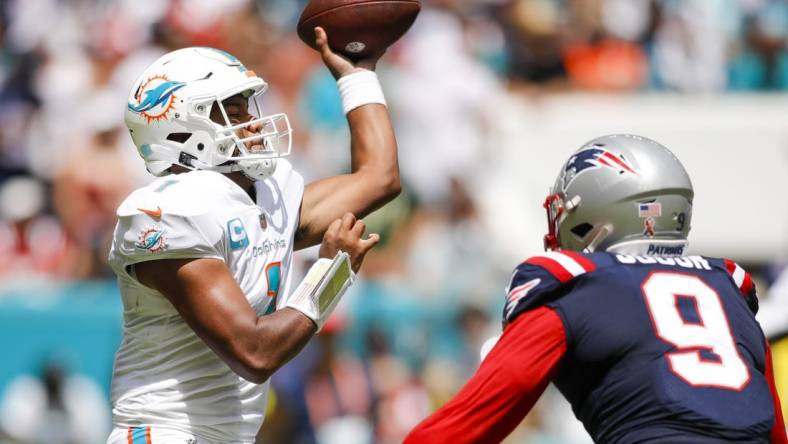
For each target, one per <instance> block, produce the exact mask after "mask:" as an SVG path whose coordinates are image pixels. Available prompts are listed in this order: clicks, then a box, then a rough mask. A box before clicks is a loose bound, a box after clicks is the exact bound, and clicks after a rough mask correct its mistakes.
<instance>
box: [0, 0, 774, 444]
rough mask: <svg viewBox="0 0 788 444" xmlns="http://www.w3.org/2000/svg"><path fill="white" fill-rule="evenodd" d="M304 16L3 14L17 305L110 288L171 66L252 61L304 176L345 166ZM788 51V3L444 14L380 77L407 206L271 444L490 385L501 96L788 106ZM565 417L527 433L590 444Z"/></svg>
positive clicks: (242, 2) (502, 3)
mask: <svg viewBox="0 0 788 444" xmlns="http://www.w3.org/2000/svg"><path fill="white" fill-rule="evenodd" d="M305 3H306V2H305V1H304V0H300V1H294V0H257V1H251V0H171V1H165V0H160V1H150V2H137V1H134V0H16V1H14V0H7V1H3V2H0V39H1V41H2V46H1V47H0V289H5V288H9V287H19V286H31V287H34V286H36V285H42V284H47V285H51V284H57V283H60V282H68V281H73V280H82V279H111V278H112V275H111V271H110V270H109V268H108V266H107V264H106V256H107V252H108V247H109V244H110V237H111V233H112V229H113V226H114V223H115V209H116V207H117V206H118V204H119V203H120V201H121V200H122V199H123V198H124V197H125V196H126V195H127V194H128V193H129V192H130V191H131V190H132V189H134V188H136V187H138V186H140V185H141V184H144V183H145V182H146V181H149V180H151V177H150V176H149V175H147V173H146V171H145V170H144V166H143V164H142V162H141V160H140V159H139V158H138V155H137V153H136V151H135V149H134V146H133V144H132V143H131V140H130V138H129V137H128V136H127V135H126V134H125V131H126V130H125V127H124V126H123V109H124V106H125V104H126V101H127V95H128V92H129V89H130V88H131V85H132V83H133V82H134V80H135V78H136V76H137V75H138V74H139V73H140V72H142V70H143V69H144V68H145V67H146V66H147V65H148V64H149V63H150V62H152V61H153V60H155V59H156V58H157V57H158V56H160V55H162V54H164V53H165V52H167V51H170V50H173V49H176V48H180V47H184V46H191V45H202V46H213V47H218V48H222V49H225V50H227V51H229V52H230V53H232V54H234V55H235V56H237V57H238V58H239V59H240V60H242V61H243V62H244V63H245V64H246V65H247V66H249V68H250V69H253V70H254V71H256V72H257V73H258V74H259V75H261V76H262V77H263V78H264V79H266V80H267V81H268V82H269V84H270V89H269V92H268V93H266V95H265V96H264V99H263V100H264V103H263V107H264V109H266V110H269V112H271V113H274V112H286V113H287V114H288V116H289V117H290V119H291V122H292V123H293V126H294V128H295V143H294V149H293V155H292V158H291V161H292V162H293V163H294V164H295V166H296V168H297V169H298V170H299V171H301V172H302V174H303V175H304V176H305V178H306V179H307V180H312V179H316V178H320V177H324V176H327V175H331V174H336V173H339V172H342V171H344V170H345V169H347V168H348V165H349V149H348V141H349V135H348V132H347V128H346V123H345V120H344V116H343V114H342V111H341V108H340V106H339V96H338V94H337V92H336V90H335V86H334V82H333V79H332V78H331V76H330V74H329V73H328V72H327V71H326V70H325V68H324V67H323V66H322V64H321V62H320V60H319V57H318V56H317V54H316V53H315V52H314V51H312V50H311V49H309V48H308V47H307V46H306V45H304V44H303V43H302V42H301V41H299V40H298V37H297V36H296V34H295V32H294V30H295V23H296V21H297V19H298V15H299V13H300V10H301V8H302V7H303V5H304V4H305ZM787 44H788V3H786V2H785V1H784V0H717V1H708V0H424V8H423V11H422V14H421V15H420V17H419V19H418V20H417V22H416V24H415V25H414V27H413V29H412V30H411V31H410V32H409V33H408V34H407V35H406V36H405V38H403V40H402V41H400V42H399V43H398V44H397V45H396V46H395V47H393V48H391V49H390V50H389V53H388V54H387V55H386V57H385V58H384V60H383V62H382V63H381V64H380V66H379V73H380V76H381V79H382V83H383V86H384V90H385V91H386V93H387V98H388V100H389V104H390V110H391V112H392V114H393V119H394V122H395V124H396V126H397V136H398V140H399V144H400V164H401V170H402V175H403V180H404V185H405V191H404V192H403V194H402V195H401V196H400V197H399V198H398V199H397V200H396V201H395V202H393V203H392V204H390V205H389V206H387V207H386V208H384V209H383V210H381V211H379V212H378V213H376V214H374V215H372V216H370V218H369V224H368V225H369V226H370V230H372V231H377V232H380V233H382V235H383V242H382V245H381V246H380V247H379V248H377V249H376V251H375V252H374V253H372V254H370V256H369V257H368V259H367V261H366V263H365V265H364V279H363V281H362V282H361V283H360V284H359V285H358V286H357V287H355V288H354V289H353V292H352V294H349V295H348V297H347V299H346V301H345V302H343V305H342V309H341V310H340V312H339V313H338V315H337V316H336V317H335V318H334V319H333V320H332V324H331V325H330V328H327V329H326V331H325V332H324V333H323V334H321V335H320V336H319V337H318V338H316V340H314V341H312V343H310V345H309V346H308V348H307V350H306V351H305V352H304V353H302V354H301V355H299V356H298V357H297V358H296V360H295V361H294V362H292V363H291V364H290V365H288V366H287V367H286V368H285V369H283V370H282V371H280V372H279V373H278V374H277V375H276V376H275V377H274V381H273V382H274V390H273V392H274V396H272V401H271V404H272V405H271V408H270V409H269V418H268V419H267V421H266V425H265V426H264V429H265V430H266V434H267V439H266V441H265V442H268V443H277V442H282V443H285V442H287V443H312V442H319V443H321V444H322V443H367V442H371V441H372V440H373V439H374V442H379V443H395V442H399V441H400V440H401V438H402V437H403V435H404V433H405V432H407V431H408V430H409V429H410V428H411V427H412V426H413V425H414V424H415V423H416V422H418V421H419V420H420V419H421V418H422V417H424V416H425V415H426V414H427V413H428V412H430V411H431V410H432V409H433V408H434V407H435V406H436V405H440V404H442V403H443V402H444V401H445V400H447V399H448V398H449V397H450V396H451V395H452V394H453V393H454V392H455V391H456V390H457V388H458V387H459V386H460V385H461V384H462V382H463V381H464V380H465V379H467V377H468V376H469V375H470V374H472V372H473V371H474V369H475V368H476V366H477V365H478V350H479V347H480V345H481V343H482V342H483V341H484V340H485V339H486V338H487V337H489V336H490V335H491V334H492V333H494V331H495V328H496V323H498V319H499V313H500V307H501V306H502V302H503V300H502V288H503V286H504V285H505V282H506V280H507V277H508V273H509V271H510V270H511V268H512V266H513V265H514V264H512V263H508V262H507V261H503V260H501V259H500V256H501V255H500V254H499V253H501V251H502V250H506V249H509V248H511V247H512V246H509V245H490V243H489V242H488V239H487V238H486V236H485V229H484V225H483V224H482V223H481V222H480V218H479V209H478V208H479V202H478V199H477V198H475V196H474V195H473V193H472V192H470V190H472V188H473V186H474V184H473V180H474V178H473V176H474V174H473V172H474V171H475V168H476V165H477V164H478V162H479V161H480V159H483V158H484V157H485V156H486V155H488V154H489V153H490V152H491V151H492V150H494V149H495V147H494V146H489V142H488V141H487V140H488V139H487V138H486V135H487V131H488V128H489V123H490V122H489V118H490V113H489V112H488V111H489V110H490V109H491V108H494V107H495V106H496V103H497V100H498V98H499V97H500V96H501V95H512V94H524V95H537V96H538V95H540V94H545V93H550V92H563V91H573V90H583V91H605V92H642V91H675V92H680V93H715V92H723V91H739V90H751V91H767V90H783V91H784V90H788V47H787ZM540 234H541V233H534V236H539V235H540ZM312 257H313V256H310V254H309V253H307V254H304V255H302V256H301V258H302V259H301V260H302V261H303V262H304V263H307V262H308V261H309V260H310V259H311V258H312ZM504 257H508V255H504ZM302 266H303V265H302ZM548 398H549V396H548ZM548 401H549V400H548ZM551 416H553V415H552V413H551V415H550V416H546V417H540V415H539V414H538V413H537V414H535V415H532V416H531V417H529V419H528V420H527V422H526V423H525V424H524V425H523V427H522V430H521V431H520V432H518V433H519V435H516V436H521V437H522V436H526V435H527V436H529V437H530V441H529V442H534V443H539V442H544V443H571V442H575V441H572V439H574V438H571V437H567V436H566V435H567V434H571V433H570V432H567V431H566V430H562V427H563V426H562V425H561V424H560V423H559V422H557V421H556V420H555V419H554V418H552V417H551ZM551 424H553V426H552V430H553V432H550V430H551ZM564 429H565V428H564ZM7 433H9V434H10V433H11V432H7ZM551 433H553V434H552V435H551ZM561 434H563V435H561ZM561 436H563V437H561ZM18 439H19V440H20V441H24V440H22V439H21V438H18ZM50 442H55V441H50ZM63 442H69V441H63ZM512 442H518V441H517V438H516V437H514V438H512ZM580 442H583V439H582V438H580Z"/></svg>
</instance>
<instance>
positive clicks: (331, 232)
mask: <svg viewBox="0 0 788 444" xmlns="http://www.w3.org/2000/svg"><path fill="white" fill-rule="evenodd" d="M341 226H342V219H337V220H335V221H334V222H331V224H330V225H329V226H328V228H327V229H326V234H325V235H324V237H326V236H332V237H337V236H339V228H340V227H341Z"/></svg>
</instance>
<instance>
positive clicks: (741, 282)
mask: <svg viewBox="0 0 788 444" xmlns="http://www.w3.org/2000/svg"><path fill="white" fill-rule="evenodd" d="M725 268H726V269H727V270H728V273H730V274H731V277H733V282H735V283H736V286H737V287H739V290H740V291H741V292H742V293H744V294H745V295H748V294H750V291H751V290H752V277H750V273H747V272H746V271H744V268H742V267H740V266H739V264H737V263H736V262H733V261H732V260H730V259H725Z"/></svg>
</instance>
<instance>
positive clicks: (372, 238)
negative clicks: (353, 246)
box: [358, 233, 380, 254]
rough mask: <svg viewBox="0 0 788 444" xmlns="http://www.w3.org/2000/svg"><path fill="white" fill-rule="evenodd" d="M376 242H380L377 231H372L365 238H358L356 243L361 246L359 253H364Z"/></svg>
mask: <svg viewBox="0 0 788 444" xmlns="http://www.w3.org/2000/svg"><path fill="white" fill-rule="evenodd" d="M378 242H380V235H379V234H378V233H372V234H370V235H369V237H368V238H366V239H359V241H358V245H359V246H360V247H361V253H362V254H366V252H367V251H369V250H370V249H372V247H374V246H375V245H377V244H378Z"/></svg>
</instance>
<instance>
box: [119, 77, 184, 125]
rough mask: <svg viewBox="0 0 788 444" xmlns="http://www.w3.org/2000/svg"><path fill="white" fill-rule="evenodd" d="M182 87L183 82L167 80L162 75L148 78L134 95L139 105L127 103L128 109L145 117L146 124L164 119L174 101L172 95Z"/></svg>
mask: <svg viewBox="0 0 788 444" xmlns="http://www.w3.org/2000/svg"><path fill="white" fill-rule="evenodd" d="M184 86H186V83H185V82H177V81H174V80H168V79H167V77H166V76H163V75H157V76H153V77H150V78H149V79H147V80H145V82H143V83H142V84H140V87H139V89H138V90H137V94H135V98H136V99H137V100H138V101H139V103H137V104H136V105H135V104H133V103H129V104H128V107H129V109H130V110H131V111H134V112H136V113H140V114H142V115H143V116H145V119H146V120H147V121H148V123H150V122H152V121H156V120H162V119H165V118H167V116H168V113H169V111H170V108H172V102H173V101H174V100H175V96H174V95H173V93H174V92H175V91H177V90H179V89H181V88H183V87H184ZM157 108H161V109H160V110H159V109H157Z"/></svg>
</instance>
